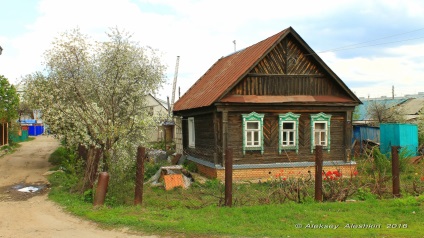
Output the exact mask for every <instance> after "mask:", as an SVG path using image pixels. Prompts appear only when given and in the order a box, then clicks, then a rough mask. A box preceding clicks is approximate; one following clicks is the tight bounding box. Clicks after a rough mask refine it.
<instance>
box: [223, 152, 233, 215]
mask: <svg viewBox="0 0 424 238" xmlns="http://www.w3.org/2000/svg"><path fill="white" fill-rule="evenodd" d="M232 204H233V149H229V148H228V149H226V151H225V206H227V207H231V206H232Z"/></svg>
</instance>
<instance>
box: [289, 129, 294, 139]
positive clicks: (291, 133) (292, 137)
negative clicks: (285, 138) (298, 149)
mask: <svg viewBox="0 0 424 238" xmlns="http://www.w3.org/2000/svg"><path fill="white" fill-rule="evenodd" d="M289 136H290V139H289V140H290V142H294V132H293V131H291V132H290V133H289Z"/></svg>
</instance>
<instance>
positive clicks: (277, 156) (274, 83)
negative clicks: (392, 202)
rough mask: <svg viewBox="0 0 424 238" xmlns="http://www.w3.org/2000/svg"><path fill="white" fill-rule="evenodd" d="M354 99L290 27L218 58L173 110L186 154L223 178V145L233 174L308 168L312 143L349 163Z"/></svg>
mask: <svg viewBox="0 0 424 238" xmlns="http://www.w3.org/2000/svg"><path fill="white" fill-rule="evenodd" d="M360 103H361V102H360V100H359V99H358V98H357V97H356V96H355V94H354V93H352V91H351V90H350V89H349V88H348V87H347V86H346V85H345V84H344V83H343V81H342V80H341V79H340V78H339V77H338V76H337V75H336V74H335V73H334V72H333V71H332V70H331V69H330V68H329V67H328V66H327V65H326V64H325V63H324V62H323V61H322V60H321V59H320V58H319V57H318V55H317V54H316V53H315V52H314V51H313V50H312V49H311V48H310V47H309V46H308V44H306V42H305V41H304V40H303V39H302V38H301V37H300V36H299V35H298V34H297V33H296V31H295V30H294V29H293V28H291V27H290V28H287V29H285V30H283V31H281V32H279V33H277V34H275V35H273V36H271V37H269V38H267V39H265V40H262V41H260V42H258V43H256V44H254V45H252V46H250V47H247V48H245V49H243V50H240V51H237V52H235V53H233V54H231V55H228V56H226V57H222V58H220V59H219V60H218V61H217V62H216V63H215V64H214V65H212V67H211V68H210V69H209V70H208V71H207V72H206V73H205V74H204V75H203V76H202V77H201V78H200V79H199V80H198V81H197V82H196V83H195V84H194V85H193V86H192V87H191V88H190V89H189V90H188V91H187V92H186V93H185V94H184V95H183V96H182V97H181V98H180V99H179V100H178V101H177V102H176V103H175V105H174V110H173V113H174V116H178V117H180V118H179V119H180V121H181V128H182V130H181V132H182V148H183V151H184V154H186V155H187V158H188V159H189V160H191V161H193V162H195V163H197V165H198V168H199V171H200V172H201V173H203V174H205V175H208V176H209V177H214V178H219V179H223V178H224V177H223V176H224V174H225V171H224V167H223V166H224V158H225V148H232V149H233V164H234V165H233V169H234V170H233V176H234V179H236V180H237V179H251V178H266V177H268V178H269V177H270V176H273V175H274V174H277V173H278V172H279V171H281V170H282V169H291V170H294V171H292V172H296V173H297V174H299V173H313V172H314V171H313V166H314V158H315V155H314V149H315V145H322V146H323V149H324V152H323V154H324V156H323V157H324V166H327V169H329V168H330V167H331V169H335V167H337V169H341V170H343V171H345V170H351V169H352V166H355V163H354V162H351V161H350V159H349V156H350V145H351V138H352V125H351V119H352V112H353V110H354V108H355V106H356V105H358V104H360ZM177 121H178V120H177ZM177 126H178V125H177ZM177 147H178V146H177ZM324 168H326V167H324Z"/></svg>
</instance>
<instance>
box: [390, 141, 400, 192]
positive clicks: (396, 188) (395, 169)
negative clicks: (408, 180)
mask: <svg viewBox="0 0 424 238" xmlns="http://www.w3.org/2000/svg"><path fill="white" fill-rule="evenodd" d="M398 152H399V146H392V182H393V196H394V197H400V172H399V154H398Z"/></svg>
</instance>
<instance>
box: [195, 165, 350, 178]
mask: <svg viewBox="0 0 424 238" xmlns="http://www.w3.org/2000/svg"><path fill="white" fill-rule="evenodd" d="M197 168H198V170H199V173H200V174H202V175H204V176H206V177H208V178H217V179H219V180H221V181H224V180H225V170H224V169H215V168H210V167H207V166H204V165H200V164H197ZM323 170H324V171H325V172H327V171H334V170H338V171H339V172H341V173H342V175H343V176H350V175H351V173H353V171H355V170H356V165H341V166H323ZM276 176H281V177H282V178H284V177H285V178H289V177H301V176H303V177H305V178H308V177H309V176H311V177H312V179H313V178H315V167H313V166H310V167H285V168H247V169H234V170H233V180H234V181H242V180H262V181H264V180H268V179H275V178H276Z"/></svg>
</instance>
